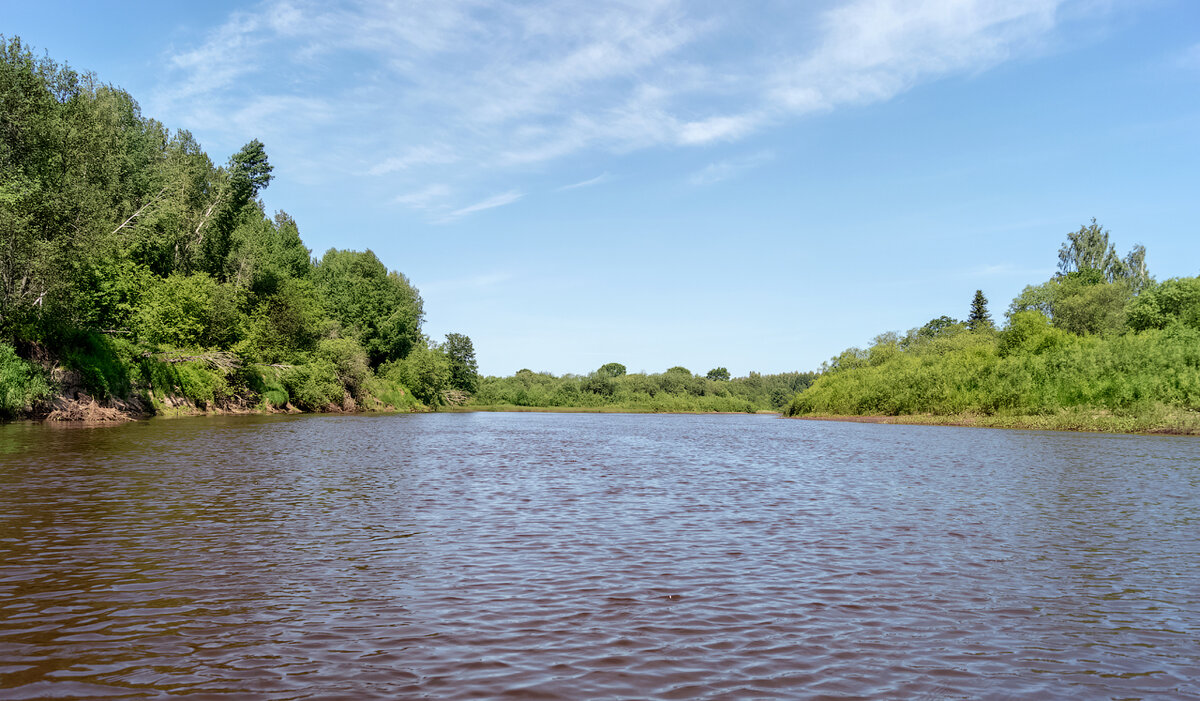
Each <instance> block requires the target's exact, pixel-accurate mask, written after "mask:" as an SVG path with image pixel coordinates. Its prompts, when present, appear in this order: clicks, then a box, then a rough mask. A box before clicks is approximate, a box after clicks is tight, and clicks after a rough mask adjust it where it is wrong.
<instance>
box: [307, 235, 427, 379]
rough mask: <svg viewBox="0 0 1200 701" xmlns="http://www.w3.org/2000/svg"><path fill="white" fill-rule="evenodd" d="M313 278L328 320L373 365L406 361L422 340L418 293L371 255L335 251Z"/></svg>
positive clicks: (402, 277)
mask: <svg viewBox="0 0 1200 701" xmlns="http://www.w3.org/2000/svg"><path fill="white" fill-rule="evenodd" d="M314 275H315V278H316V281H317V288H318V290H319V291H320V293H321V296H322V297H323V298H324V299H325V302H326V305H327V307H328V310H329V314H330V316H332V317H333V318H334V319H337V320H338V322H340V323H341V325H342V327H343V328H344V329H345V330H346V331H347V332H349V333H350V334H351V335H353V336H354V337H356V338H357V339H358V341H359V343H361V344H362V345H363V347H364V348H366V350H367V355H368V356H369V357H370V358H371V364H372V366H378V365H379V364H381V363H384V362H386V361H389V360H397V359H400V358H404V357H405V356H407V355H408V353H409V351H410V350H412V349H413V348H415V347H416V346H417V345H418V344H419V343H420V342H421V322H422V320H423V317H424V312H423V309H422V302H421V297H420V295H418V294H417V290H416V289H415V288H414V287H413V286H412V285H411V284H409V282H408V278H406V277H404V276H403V275H401V274H400V273H398V272H395V271H392V272H389V271H388V269H387V268H386V267H385V266H384V265H383V263H381V262H379V259H378V258H376V257H375V254H374V253H372V252H371V251H366V252H363V253H360V252H358V251H339V250H337V249H336V248H331V249H329V250H328V251H327V252H326V253H325V256H324V257H323V258H322V259H321V262H320V263H319V264H318V265H317V267H316V270H315V271H314ZM410 389H411V388H410Z"/></svg>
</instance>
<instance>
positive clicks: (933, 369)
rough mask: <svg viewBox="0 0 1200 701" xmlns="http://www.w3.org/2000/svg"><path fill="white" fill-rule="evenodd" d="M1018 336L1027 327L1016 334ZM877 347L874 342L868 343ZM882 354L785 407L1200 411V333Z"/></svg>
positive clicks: (987, 340)
mask: <svg viewBox="0 0 1200 701" xmlns="http://www.w3.org/2000/svg"><path fill="white" fill-rule="evenodd" d="M1022 334H1023V335H1022ZM874 350H875V349H872V351H874ZM876 355H879V356H881V357H882V359H881V360H880V361H879V362H870V361H868V362H867V363H865V364H862V365H859V366H856V367H850V368H845V369H834V370H832V371H830V372H827V373H826V374H824V375H822V376H821V377H820V378H818V379H817V381H816V382H814V383H813V385H812V386H811V387H809V388H808V389H807V390H806V391H805V392H803V393H801V394H800V395H798V396H797V397H796V398H795V399H793V400H792V402H791V403H790V404H789V405H788V407H787V411H786V413H788V414H789V415H806V414H808V415H811V414H846V415H885V416H899V415H910V414H937V415H955V414H963V413H974V414H980V415H985V416H989V415H1008V416H1015V415H1026V416H1037V415H1055V414H1058V413H1061V412H1063V411H1064V410H1070V409H1077V408H1091V409H1099V410H1104V411H1107V412H1111V413H1113V414H1115V415H1126V416H1133V415H1139V414H1146V413H1152V412H1155V411H1161V410H1162V407H1168V408H1177V409H1182V410H1187V411H1196V410H1200V331H1198V330H1196V329H1193V328H1188V327H1184V326H1174V327H1171V328H1168V329H1165V330H1160V329H1152V330H1148V331H1143V332H1141V333H1128V334H1124V335H1120V336H1112V337H1102V336H1075V335H1073V334H1069V333H1065V332H1061V331H1059V330H1058V329H1054V328H1050V327H1046V328H1044V329H1034V332H1033V333H1029V329H1023V330H1022V329H1020V328H1019V327H1018V325H1016V324H1014V326H1013V328H1010V329H1009V330H1007V331H1005V332H1003V333H1001V334H995V333H978V334H975V333H963V334H959V335H956V336H952V337H950V338H945V339H936V340H934V341H933V342H930V343H928V344H923V345H921V346H919V347H917V348H911V349H898V348H897V349H895V351H894V352H890V353H877V354H876Z"/></svg>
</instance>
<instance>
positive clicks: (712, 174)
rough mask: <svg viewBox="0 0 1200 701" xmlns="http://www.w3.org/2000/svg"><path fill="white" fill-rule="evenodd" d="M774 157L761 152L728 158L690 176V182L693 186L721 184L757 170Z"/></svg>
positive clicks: (766, 152) (768, 152)
mask: <svg viewBox="0 0 1200 701" xmlns="http://www.w3.org/2000/svg"><path fill="white" fill-rule="evenodd" d="M774 157H775V155H774V154H773V153H771V152H770V151H759V152H758V153H753V154H750V155H748V156H741V157H739V158H727V159H725V160H722V161H717V162H715V163H709V164H708V165H706V166H704V167H703V168H701V169H700V170H698V171H696V172H695V173H692V174H691V175H690V176H688V182H689V183H691V184H692V185H712V184H713V183H719V182H721V181H722V180H729V179H730V178H734V177H737V176H739V175H741V174H742V173H744V172H746V171H748V170H752V169H754V168H757V167H758V166H760V165H763V164H764V163H767V162H768V161H770V160H771V159H773V158H774Z"/></svg>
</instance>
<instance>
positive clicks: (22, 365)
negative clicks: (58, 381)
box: [0, 343, 50, 418]
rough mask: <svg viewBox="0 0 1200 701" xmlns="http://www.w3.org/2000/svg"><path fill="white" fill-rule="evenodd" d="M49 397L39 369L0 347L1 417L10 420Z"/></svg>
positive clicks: (3, 345) (2, 345)
mask: <svg viewBox="0 0 1200 701" xmlns="http://www.w3.org/2000/svg"><path fill="white" fill-rule="evenodd" d="M49 397H50V384H49V383H48V382H47V381H46V377H45V374H44V373H43V372H42V371H41V368H39V367H37V366H36V365H34V364H33V363H30V362H28V361H26V360H23V359H22V358H20V357H19V356H18V355H17V351H16V349H15V348H13V347H12V346H10V345H8V344H7V343H0V416H3V417H6V418H12V417H14V416H17V415H18V414H21V413H22V412H25V411H28V410H30V409H32V408H33V407H34V406H36V405H37V404H38V403H39V402H41V401H43V400H45V399H48V398H49Z"/></svg>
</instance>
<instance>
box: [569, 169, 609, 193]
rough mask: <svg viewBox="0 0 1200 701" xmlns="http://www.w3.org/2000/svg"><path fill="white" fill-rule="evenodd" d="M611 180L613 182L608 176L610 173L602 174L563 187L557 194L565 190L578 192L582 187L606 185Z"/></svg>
mask: <svg viewBox="0 0 1200 701" xmlns="http://www.w3.org/2000/svg"><path fill="white" fill-rule="evenodd" d="M609 180H611V178H610V177H609V176H608V173H601V174H600V175H597V176H596V177H594V178H588V179H587V180H581V181H579V182H577V183H571V184H570V185H563V186H562V187H560V188H558V190H557V192H562V191H564V190H577V189H579V188H581V187H591V186H593V185H599V184H600V183H606V182H608V181H609Z"/></svg>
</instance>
